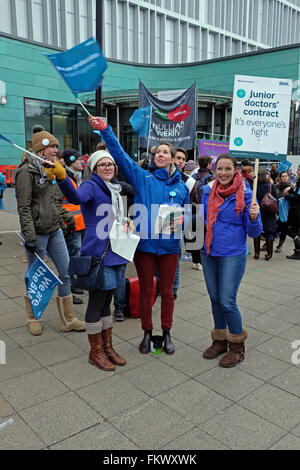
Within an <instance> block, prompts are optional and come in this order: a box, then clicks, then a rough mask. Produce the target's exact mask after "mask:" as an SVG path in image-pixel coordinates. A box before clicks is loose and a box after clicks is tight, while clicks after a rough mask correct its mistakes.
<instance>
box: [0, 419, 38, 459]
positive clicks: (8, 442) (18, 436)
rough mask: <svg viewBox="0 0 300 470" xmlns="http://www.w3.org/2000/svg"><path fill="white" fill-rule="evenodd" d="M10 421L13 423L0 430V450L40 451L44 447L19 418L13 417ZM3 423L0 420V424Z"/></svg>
mask: <svg viewBox="0 0 300 470" xmlns="http://www.w3.org/2000/svg"><path fill="white" fill-rule="evenodd" d="M10 419H13V422H12V423H11V424H8V425H7V426H6V427H5V428H3V429H0V450H41V449H44V448H45V447H46V446H45V444H44V443H43V442H42V441H41V440H40V439H39V438H38V437H37V436H36V434H35V433H34V432H32V430H31V429H30V428H29V427H28V426H27V425H26V424H25V423H24V422H23V421H22V420H21V419H20V418H19V416H16V415H13V416H11V417H10ZM5 421H7V420H5ZM5 421H2V420H1V422H0V424H3V422H5Z"/></svg>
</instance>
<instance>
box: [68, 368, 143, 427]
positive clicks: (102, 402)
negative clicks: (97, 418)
mask: <svg viewBox="0 0 300 470" xmlns="http://www.w3.org/2000/svg"><path fill="white" fill-rule="evenodd" d="M77 395H79V396H80V397H81V398H82V399H83V400H84V401H85V402H86V403H88V404H89V405H90V406H92V408H94V409H95V410H96V411H98V413H99V414H101V415H102V416H104V418H112V417H113V416H117V415H119V414H120V413H124V412H126V411H127V410H130V409H136V408H137V407H138V406H139V405H140V404H141V403H144V402H146V401H148V400H149V396H148V395H146V394H145V393H143V392H142V391H140V390H137V389H136V388H135V387H134V386H133V385H131V384H129V383H128V382H127V381H126V380H125V379H123V378H122V377H120V376H116V375H113V376H112V377H108V378H106V379H105V380H102V381H101V382H97V383H94V384H92V385H88V386H87V387H83V388H81V389H79V390H77Z"/></svg>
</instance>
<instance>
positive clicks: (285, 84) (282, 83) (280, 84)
mask: <svg viewBox="0 0 300 470" xmlns="http://www.w3.org/2000/svg"><path fill="white" fill-rule="evenodd" d="M279 86H289V82H279Z"/></svg>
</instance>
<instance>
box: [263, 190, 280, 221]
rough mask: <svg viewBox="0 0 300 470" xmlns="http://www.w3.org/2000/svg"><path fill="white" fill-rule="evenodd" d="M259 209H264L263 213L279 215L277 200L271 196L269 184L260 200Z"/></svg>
mask: <svg viewBox="0 0 300 470" xmlns="http://www.w3.org/2000/svg"><path fill="white" fill-rule="evenodd" d="M260 207H261V209H264V210H265V211H267V212H269V213H270V214H272V215H278V214H279V209H278V202H277V199H276V198H275V197H274V196H273V195H272V194H271V185H270V184H269V189H268V192H267V193H266V194H265V195H264V197H263V198H262V201H261V203H260Z"/></svg>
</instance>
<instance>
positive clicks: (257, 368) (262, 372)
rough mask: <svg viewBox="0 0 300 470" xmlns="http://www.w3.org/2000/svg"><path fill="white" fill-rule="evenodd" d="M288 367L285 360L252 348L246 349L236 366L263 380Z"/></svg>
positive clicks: (267, 379)
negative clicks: (243, 357)
mask: <svg viewBox="0 0 300 470" xmlns="http://www.w3.org/2000/svg"><path fill="white" fill-rule="evenodd" d="M289 367H290V366H289V365H288V364H287V363H286V362H283V361H279V360H278V359H275V358H274V357H271V356H267V355H266V354H263V353H261V352H259V351H256V350H254V349H252V350H250V351H247V353H246V357H245V360H244V361H243V362H241V363H240V364H239V366H238V368H239V369H240V370H242V371H244V372H246V373H247V374H251V375H254V377H257V378H259V379H261V380H264V381H269V380H270V379H272V378H273V377H276V376H277V375H279V374H280V373H281V372H283V371H284V370H286V369H288V368H289Z"/></svg>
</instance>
